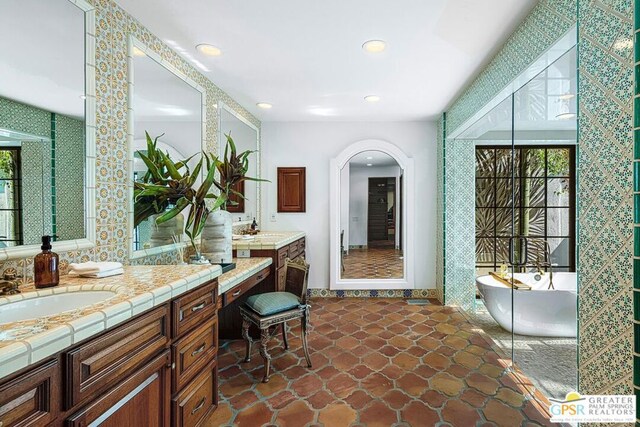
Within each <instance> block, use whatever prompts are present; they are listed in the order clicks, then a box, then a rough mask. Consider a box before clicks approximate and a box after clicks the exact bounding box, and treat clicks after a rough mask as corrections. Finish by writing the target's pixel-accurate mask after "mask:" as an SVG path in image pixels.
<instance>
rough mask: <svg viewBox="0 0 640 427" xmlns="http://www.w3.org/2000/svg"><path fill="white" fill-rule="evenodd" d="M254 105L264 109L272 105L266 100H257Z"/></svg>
mask: <svg viewBox="0 0 640 427" xmlns="http://www.w3.org/2000/svg"><path fill="white" fill-rule="evenodd" d="M256 105H257V106H258V107H260V108H262V109H265V110H268V109H269V108H271V107H273V105H271V104H269V103H268V102H258V103H257V104H256Z"/></svg>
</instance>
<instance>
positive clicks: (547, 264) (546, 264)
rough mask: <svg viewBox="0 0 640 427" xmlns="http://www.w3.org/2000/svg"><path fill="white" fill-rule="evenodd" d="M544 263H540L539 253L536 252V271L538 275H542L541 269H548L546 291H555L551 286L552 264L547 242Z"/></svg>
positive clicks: (549, 246) (549, 247)
mask: <svg viewBox="0 0 640 427" xmlns="http://www.w3.org/2000/svg"><path fill="white" fill-rule="evenodd" d="M544 244H545V254H544V255H545V260H547V261H545V262H540V253H539V252H538V254H537V256H536V270H538V274H540V275H544V271H543V270H542V269H543V267H547V268H548V269H549V287H548V288H547V289H555V287H554V286H553V263H552V262H551V245H549V242H547V241H546V240H545V242H544Z"/></svg>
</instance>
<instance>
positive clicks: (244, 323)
mask: <svg viewBox="0 0 640 427" xmlns="http://www.w3.org/2000/svg"><path fill="white" fill-rule="evenodd" d="M250 326H251V322H249V321H248V320H247V319H242V338H244V340H245V341H246V343H247V352H246V355H245V357H244V361H245V362H250V361H251V344H252V343H253V340H252V339H251V336H250V335H249V327H250Z"/></svg>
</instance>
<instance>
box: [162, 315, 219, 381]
mask: <svg viewBox="0 0 640 427" xmlns="http://www.w3.org/2000/svg"><path fill="white" fill-rule="evenodd" d="M217 350H218V319H217V318H214V319H212V320H210V321H209V322H207V323H206V324H204V325H202V326H200V327H198V328H197V329H195V330H194V331H193V332H190V333H189V334H187V335H186V336H185V337H184V338H182V339H180V340H179V341H178V342H177V343H175V344H173V345H172V346H171V352H172V355H173V392H174V393H175V392H177V391H179V390H182V388H183V387H184V386H185V385H186V384H187V383H188V382H189V380H191V379H192V378H193V377H195V376H196V375H197V374H198V372H200V371H201V370H202V368H203V367H204V366H206V365H207V364H208V363H209V362H210V361H211V359H213V358H214V357H215V356H216V352H217Z"/></svg>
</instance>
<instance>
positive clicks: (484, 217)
mask: <svg viewBox="0 0 640 427" xmlns="http://www.w3.org/2000/svg"><path fill="white" fill-rule="evenodd" d="M494 218H495V215H494V210H493V209H492V208H476V236H483V237H491V236H493V235H494V226H495V223H494Z"/></svg>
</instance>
